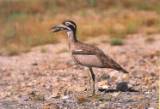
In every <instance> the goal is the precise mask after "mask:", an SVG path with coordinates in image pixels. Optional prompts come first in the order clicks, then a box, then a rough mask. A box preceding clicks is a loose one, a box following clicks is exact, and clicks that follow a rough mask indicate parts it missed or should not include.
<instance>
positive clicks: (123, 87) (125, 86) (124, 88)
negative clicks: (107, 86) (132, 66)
mask: <svg viewBox="0 0 160 109" xmlns="http://www.w3.org/2000/svg"><path fill="white" fill-rule="evenodd" d="M116 89H117V90H119V91H122V92H126V91H127V90H128V84H127V82H120V83H118V84H117V86H116Z"/></svg>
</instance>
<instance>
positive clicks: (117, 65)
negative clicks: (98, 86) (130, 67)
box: [112, 61, 129, 73]
mask: <svg viewBox="0 0 160 109" xmlns="http://www.w3.org/2000/svg"><path fill="white" fill-rule="evenodd" d="M112 68H113V69H115V70H118V71H121V72H123V73H129V72H128V71H127V70H125V69H124V68H123V67H121V65H119V64H118V63H117V62H115V61H113V64H112Z"/></svg>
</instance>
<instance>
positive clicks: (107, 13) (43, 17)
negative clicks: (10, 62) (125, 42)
mask: <svg viewBox="0 0 160 109" xmlns="http://www.w3.org/2000/svg"><path fill="white" fill-rule="evenodd" d="M75 4H78V5H75ZM159 13H160V2H159V0H147V1H146V0H123V1H117V0H101V1H98V0H86V1H84V2H82V1H81V0H76V1H75V0H71V1H70V4H69V5H68V1H66V0H23V1H20V0H1V1H0V25H1V27H0V54H5V55H14V54H19V53H21V52H25V51H29V49H30V48H32V47H33V46H37V45H41V44H46V43H56V42H57V41H58V40H59V37H61V36H62V35H61V33H57V34H56V35H57V37H54V34H53V33H50V31H49V28H50V27H51V26H52V25H55V24H57V23H60V22H62V21H63V20H64V19H73V20H75V21H76V22H77V23H78V27H79V28H80V29H79V30H78V35H79V36H80V39H82V40H86V39H88V38H89V37H95V36H101V35H108V36H110V37H115V38H125V37H126V36H128V35H129V34H135V33H139V32H143V33H146V34H154V33H158V32H160V15H159Z"/></svg>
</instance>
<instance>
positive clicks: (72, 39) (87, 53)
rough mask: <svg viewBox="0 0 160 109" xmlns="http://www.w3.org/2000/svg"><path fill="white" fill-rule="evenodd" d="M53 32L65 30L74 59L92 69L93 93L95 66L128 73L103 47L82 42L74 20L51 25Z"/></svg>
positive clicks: (93, 87) (93, 90)
mask: <svg viewBox="0 0 160 109" xmlns="http://www.w3.org/2000/svg"><path fill="white" fill-rule="evenodd" d="M51 31H52V32H59V31H65V32H66V33H67V36H68V39H69V51H70V52H71V54H72V59H73V61H74V62H75V63H76V64H79V65H82V66H86V67H88V69H89V71H90V76H91V77H90V79H92V95H94V94H95V74H94V72H93V69H92V68H93V67H97V68H110V69H114V70H117V71H121V72H123V73H128V71H127V70H125V69H124V68H123V67H121V66H120V65H119V64H118V63H117V62H116V61H114V60H113V59H112V58H111V57H109V56H108V55H106V54H105V53H104V52H103V51H102V50H101V49H99V48H97V47H95V46H93V45H89V44H85V43H82V42H80V41H79V40H78V39H77V36H76V32H77V25H76V23H75V22H74V21H72V20H65V21H63V22H62V23H61V24H58V25H56V26H53V27H51Z"/></svg>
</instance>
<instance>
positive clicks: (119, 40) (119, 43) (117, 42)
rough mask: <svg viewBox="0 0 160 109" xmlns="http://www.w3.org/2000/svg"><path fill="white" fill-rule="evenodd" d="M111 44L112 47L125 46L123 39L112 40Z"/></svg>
mask: <svg viewBox="0 0 160 109" xmlns="http://www.w3.org/2000/svg"><path fill="white" fill-rule="evenodd" d="M110 44H111V45H123V44H124V42H123V40H122V39H121V38H111V41H110Z"/></svg>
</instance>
